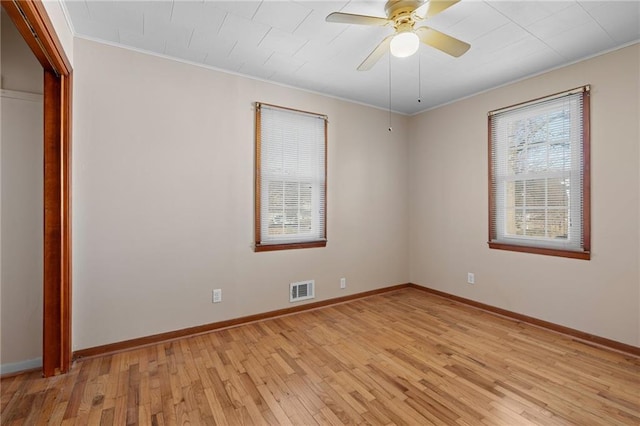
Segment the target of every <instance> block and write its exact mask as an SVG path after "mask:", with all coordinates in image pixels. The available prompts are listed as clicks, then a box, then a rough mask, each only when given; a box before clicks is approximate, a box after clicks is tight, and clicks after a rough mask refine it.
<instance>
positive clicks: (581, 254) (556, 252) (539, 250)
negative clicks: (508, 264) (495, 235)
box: [488, 242, 591, 260]
mask: <svg viewBox="0 0 640 426" xmlns="http://www.w3.org/2000/svg"><path fill="white" fill-rule="evenodd" d="M488 244H489V248H492V249H498V250H508V251H517V252H520V253H532V254H542V255H546V256H558V257H568V258H571V259H582V260H590V259H591V252H589V251H572V250H561V249H552V248H543V247H531V246H520V245H515V244H505V243H496V242H489V243H488Z"/></svg>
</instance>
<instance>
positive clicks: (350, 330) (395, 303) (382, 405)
mask: <svg viewBox="0 0 640 426" xmlns="http://www.w3.org/2000/svg"><path fill="white" fill-rule="evenodd" d="M1 386H2V390H1V395H2V400H1V401H2V406H1V409H2V412H1V416H2V417H1V419H0V422H1V423H2V424H3V425H19V424H29V425H31V424H35V425H39V424H53V425H133V424H142V425H148V424H151V425H174V424H180V425H185V424H192V425H198V424H203V425H214V424H215V425H218V424H219V425H252V424H253V425H316V424H320V425H342V424H372V425H390V424H396V425H429V424H436V425H442V424H446V425H509V426H512V425H530V424H538V425H569V424H573V425H638V424H640V359H638V358H637V357H634V356H632V355H627V354H622V353H618V352H614V351H610V350H606V349H601V348H598V347H594V346H592V345H589V344H587V343H583V342H580V341H576V340H575V339H572V338H570V337H567V336H563V335H560V334H556V333H553V332H549V331H546V330H542V329H539V328H536V327H533V326H530V325H527V324H522V323H518V322H515V321H512V320H509V319H505V318H502V317H499V316H495V315H493V314H490V313H487V312H484V311H481V310H477V309H475V308H471V307H468V306H465V305H462V304H457V303H455V302H451V301H449V300H447V299H443V298H440V297H437V296H434V295H431V294H428V293H425V292H422V291H419V290H415V289H403V290H398V291H394V292H390V293H385V294H382V295H377V296H373V297H368V298H364V299H359V300H355V301H351V302H348V303H344V304H340V305H334V306H330V307H326V308H322V309H318V310H314V311H308V312H303V313H299V314H295V315H290V316H285V317H281V318H276V319H270V320H265V321H261V322H256V323H252V324H248V325H243V326H239V327H235V328H230V329H226V330H221V331H217V332H212V333H208V334H203V335H199V336H194V337H190V338H185V339H181V340H176V341H173V342H168V343H164V344H158V345H154V346H149V347H145V348H141V349H137V350H132V351H128V352H123V353H119V354H114V355H109V356H103V357H96V358H91V359H84V360H78V361H76V362H75V363H74V365H73V368H72V370H71V372H70V373H68V374H67V375H64V376H57V377H53V378H50V379H43V378H41V375H40V373H38V372H34V373H28V374H22V375H18V376H15V377H11V378H6V379H3V380H2V382H1Z"/></svg>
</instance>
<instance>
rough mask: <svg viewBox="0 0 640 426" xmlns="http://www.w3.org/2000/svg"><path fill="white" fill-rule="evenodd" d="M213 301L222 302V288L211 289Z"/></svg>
mask: <svg viewBox="0 0 640 426" xmlns="http://www.w3.org/2000/svg"><path fill="white" fill-rule="evenodd" d="M212 301H213V303H220V302H222V289H220V288H217V289H215V290H213V300H212Z"/></svg>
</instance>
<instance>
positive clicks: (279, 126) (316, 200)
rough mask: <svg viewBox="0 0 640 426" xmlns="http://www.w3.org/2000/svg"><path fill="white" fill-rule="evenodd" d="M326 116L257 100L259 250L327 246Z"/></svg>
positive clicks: (257, 227)
mask: <svg viewBox="0 0 640 426" xmlns="http://www.w3.org/2000/svg"><path fill="white" fill-rule="evenodd" d="M325 200H326V117H325V116H323V115H318V114H313V113H307V112H303V111H297V110H292V109H288V108H282V107H276V106H273V105H267V104H261V103H257V104H256V244H255V247H256V251H266V250H281V249H289V248H306V247H323V246H325V245H326V231H325V229H326V226H325V223H326V218H325V216H326V214H325V212H326V205H325V204H326V203H325Z"/></svg>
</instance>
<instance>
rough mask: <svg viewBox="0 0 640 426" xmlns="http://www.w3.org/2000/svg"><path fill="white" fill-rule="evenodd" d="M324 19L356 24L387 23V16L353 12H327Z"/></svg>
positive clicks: (379, 24) (380, 24)
mask: <svg viewBox="0 0 640 426" xmlns="http://www.w3.org/2000/svg"><path fill="white" fill-rule="evenodd" d="M325 20H326V21H327V22H337V23H340V24H358V25H378V26H384V25H387V24H388V23H389V20H388V19H387V18H379V17H377V16H367V15H355V14H353V13H342V12H333V13H331V14H329V15H328V16H327V17H326V18H325Z"/></svg>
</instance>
